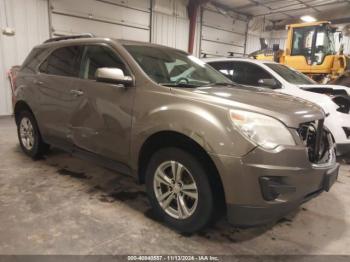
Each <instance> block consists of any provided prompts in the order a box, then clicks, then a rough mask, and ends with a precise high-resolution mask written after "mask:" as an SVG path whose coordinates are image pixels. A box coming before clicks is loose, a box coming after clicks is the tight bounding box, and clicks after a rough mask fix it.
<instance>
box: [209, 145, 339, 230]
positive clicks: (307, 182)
mask: <svg viewBox="0 0 350 262" xmlns="http://www.w3.org/2000/svg"><path fill="white" fill-rule="evenodd" d="M213 159H214V162H215V163H216V164H217V166H218V169H219V172H220V174H221V177H222V180H223V187H224V191H225V198H226V205H227V217H228V220H229V222H230V223H231V224H234V225H236V226H255V225H261V224H266V223H269V222H272V221H275V220H278V219H280V218H282V217H283V216H285V215H286V214H288V213H290V212H291V211H292V210H294V209H296V208H297V207H298V206H300V205H301V204H302V203H304V202H306V201H308V200H310V199H312V198H313V197H316V196H318V195H319V194H320V193H322V192H323V191H329V189H330V188H331V186H332V185H333V183H334V182H335V181H336V179H337V176H338V171H339V165H338V164H337V163H335V161H332V162H331V163H329V164H327V165H313V164H311V163H310V162H309V160H308V157H307V152H306V150H305V148H304V147H298V146H295V147H289V148H287V147H286V148H279V149H276V150H274V151H265V150H263V149H261V148H259V147H258V148H256V149H255V150H253V151H252V152H250V153H249V154H247V155H246V156H244V157H241V158H232V157H223V156H217V157H216V158H215V157H214V158H213ZM266 181H267V182H266Z"/></svg>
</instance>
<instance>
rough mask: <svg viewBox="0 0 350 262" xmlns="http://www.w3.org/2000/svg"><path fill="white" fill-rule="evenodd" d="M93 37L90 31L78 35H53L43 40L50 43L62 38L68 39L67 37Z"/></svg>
mask: <svg viewBox="0 0 350 262" xmlns="http://www.w3.org/2000/svg"><path fill="white" fill-rule="evenodd" d="M93 37H95V36H94V35H93V34H91V33H86V34H80V35H65V36H59V37H53V38H50V39H48V40H46V41H45V42H44V44H46V43H52V42H57V41H63V40H69V39H79V38H93Z"/></svg>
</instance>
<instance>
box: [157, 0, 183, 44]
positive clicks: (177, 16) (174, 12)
mask: <svg viewBox="0 0 350 262" xmlns="http://www.w3.org/2000/svg"><path fill="white" fill-rule="evenodd" d="M188 37H189V19H188V14H187V1H182V0H155V1H154V6H153V17H152V43H156V44H161V45H166V46H170V47H175V48H178V49H182V50H185V51H187V50H188Z"/></svg>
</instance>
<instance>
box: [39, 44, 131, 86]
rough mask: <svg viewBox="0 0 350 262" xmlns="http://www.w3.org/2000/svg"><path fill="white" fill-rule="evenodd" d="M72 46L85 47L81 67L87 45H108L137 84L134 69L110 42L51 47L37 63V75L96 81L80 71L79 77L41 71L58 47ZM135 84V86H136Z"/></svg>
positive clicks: (67, 45)
mask: <svg viewBox="0 0 350 262" xmlns="http://www.w3.org/2000/svg"><path fill="white" fill-rule="evenodd" d="M70 46H82V47H84V50H83V54H82V57H81V62H80V68H81V67H82V63H83V59H84V56H85V54H86V50H87V46H103V47H106V48H108V49H110V50H111V51H112V52H113V53H114V54H115V55H116V56H118V58H120V60H121V61H122V62H123V63H124V64H125V67H126V68H127V70H128V72H129V73H130V76H131V77H132V78H133V79H134V85H135V79H136V78H135V74H134V72H133V70H131V67H130V65H129V64H128V63H127V62H126V60H125V59H124V57H123V56H122V55H120V54H119V53H118V52H117V50H115V48H113V47H112V46H111V45H110V44H108V43H104V42H102V43H97V42H96V43H76V44H75V43H74V44H73V43H70V44H66V45H62V46H57V47H54V48H52V49H49V50H48V51H47V54H46V55H45V58H44V59H43V60H42V61H41V62H40V63H39V64H38V65H37V67H36V70H35V73H36V74H37V75H46V76H55V77H64V78H69V79H79V80H84V81H95V82H96V80H93V79H85V78H81V77H80V73H79V76H78V77H75V76H61V75H52V74H47V73H45V72H41V71H40V67H41V65H42V64H43V63H45V62H46V60H47V59H48V58H49V56H50V55H51V54H52V53H53V52H55V51H56V50H58V49H61V48H65V47H70ZM134 85H133V86H134Z"/></svg>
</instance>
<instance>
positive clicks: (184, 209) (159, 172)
mask: <svg viewBox="0 0 350 262" xmlns="http://www.w3.org/2000/svg"><path fill="white" fill-rule="evenodd" d="M208 175H209V174H208V173H207V172H206V170H205V169H204V168H203V166H202V165H201V163H200V162H198V160H197V159H196V158H195V157H194V156H193V155H191V154H189V153H188V152H186V151H183V150H181V149H178V148H166V149H161V150H160V151H158V152H156V153H155V154H154V155H153V156H152V158H151V160H150V162H149V164H148V167H147V170H146V187H147V194H148V197H149V200H150V203H151V205H152V208H153V210H154V212H155V215H156V216H157V218H158V219H159V220H160V221H162V222H164V223H166V224H167V225H169V226H170V227H172V228H174V229H176V230H177V231H180V232H182V233H194V232H198V231H199V230H201V229H203V228H204V227H206V226H207V225H208V224H209V223H210V222H211V221H212V218H213V213H214V201H213V194H212V190H211V187H210V183H209V178H208Z"/></svg>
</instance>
